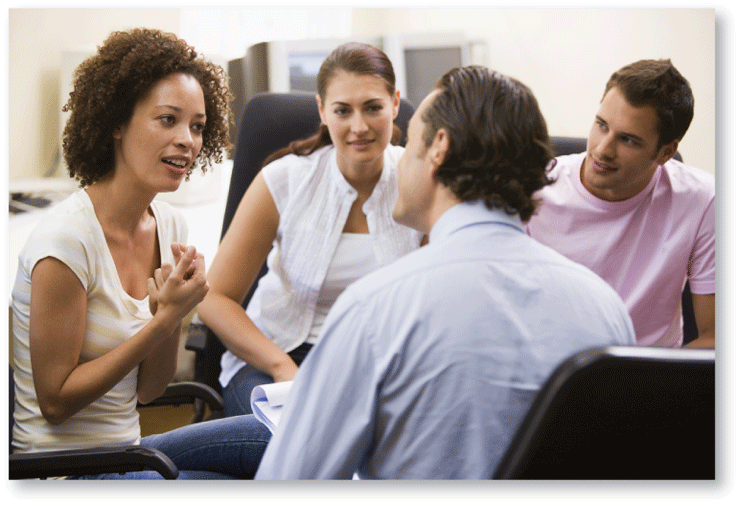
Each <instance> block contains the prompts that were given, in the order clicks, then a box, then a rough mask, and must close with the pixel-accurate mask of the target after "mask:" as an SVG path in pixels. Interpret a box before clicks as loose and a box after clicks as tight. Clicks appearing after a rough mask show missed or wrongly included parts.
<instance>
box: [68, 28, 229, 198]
mask: <svg viewBox="0 0 740 505" xmlns="http://www.w3.org/2000/svg"><path fill="white" fill-rule="evenodd" d="M176 73H183V74H188V75H191V76H193V77H194V78H195V79H196V80H197V81H198V83H199V84H200V87H201V89H202V90H203V97H204V100H205V107H206V117H207V120H206V125H205V128H204V130H203V146H202V147H201V150H200V153H198V157H197V158H196V160H195V163H193V165H192V166H191V168H190V170H189V171H188V173H187V177H189V176H190V174H191V173H192V170H193V167H195V166H196V164H198V163H200V165H201V168H202V169H203V171H204V172H205V171H206V169H207V166H208V165H210V164H211V162H215V163H220V162H221V161H222V159H223V150H224V149H228V148H230V147H231V145H230V143H229V138H228V136H229V120H230V118H231V111H230V109H229V97H230V95H229V89H228V85H227V80H226V73H225V72H224V70H223V68H221V67H220V66H218V65H215V64H213V63H211V62H209V61H206V60H205V59H204V58H203V57H202V56H200V55H198V54H197V53H196V51H195V49H193V48H192V47H191V46H189V45H188V44H187V43H186V42H185V41H184V40H181V39H178V38H177V36H175V35H174V34H172V33H165V32H162V31H159V30H150V29H146V28H136V29H133V30H129V31H119V32H113V33H111V35H110V36H108V38H107V39H106V40H105V42H103V45H102V46H100V47H99V48H98V51H97V53H96V54H95V55H93V56H91V57H90V58H88V59H86V60H85V61H83V62H82V64H80V66H79V67H77V69H76V70H75V73H74V90H73V91H72V93H70V96H69V101H68V102H67V103H66V105H65V106H64V107H63V109H62V110H64V111H71V115H70V117H69V120H68V121H67V124H66V126H65V128H64V134H63V138H62V146H63V151H64V159H65V161H66V162H67V168H68V170H69V173H70V175H71V176H72V177H75V178H76V179H78V180H79V182H80V186H83V187H84V186H89V185H91V184H93V183H95V182H96V181H98V180H99V179H100V178H101V177H103V176H104V175H106V174H107V173H108V172H110V171H111V170H113V164H114V156H113V132H114V130H115V129H116V128H118V127H119V126H121V125H122V124H124V123H126V122H127V121H128V120H129V119H131V116H132V115H133V111H134V106H135V105H136V103H137V102H138V101H139V100H140V99H142V98H143V97H144V96H146V94H147V93H148V92H149V91H150V90H151V89H152V87H153V86H154V85H155V84H156V83H157V82H159V81H160V80H161V79H164V78H165V77H168V76H170V75H172V74H176Z"/></svg>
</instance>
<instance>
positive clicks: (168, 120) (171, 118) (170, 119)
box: [159, 115, 175, 125]
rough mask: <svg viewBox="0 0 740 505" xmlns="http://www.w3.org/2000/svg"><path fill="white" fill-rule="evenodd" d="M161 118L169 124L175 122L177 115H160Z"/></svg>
mask: <svg viewBox="0 0 740 505" xmlns="http://www.w3.org/2000/svg"><path fill="white" fill-rule="evenodd" d="M159 120H160V121H162V122H163V123H165V124H168V125H171V124H175V116H170V115H166V116H160V117H159Z"/></svg>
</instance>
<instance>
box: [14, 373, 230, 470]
mask: <svg viewBox="0 0 740 505" xmlns="http://www.w3.org/2000/svg"><path fill="white" fill-rule="evenodd" d="M9 369H10V379H9V381H8V384H9V386H10V395H9V402H8V403H9V407H10V422H9V427H10V442H9V444H8V447H9V452H10V456H9V457H10V462H9V465H8V473H9V478H10V479H11V480H15V479H39V478H40V479H46V478H48V477H62V476H67V475H89V474H98V473H122V474H123V473H127V472H137V471H142V470H154V471H156V472H158V473H159V474H160V475H161V476H162V477H163V478H165V479H176V478H177V476H178V474H179V471H178V469H177V467H176V466H175V464H174V463H173V462H172V461H171V460H170V459H169V458H168V457H167V456H166V455H164V454H163V453H162V452H160V451H159V450H157V449H152V448H149V447H142V446H139V445H129V446H117V447H98V448H92V449H72V450H65V451H46V452H33V453H20V454H13V444H12V442H13V410H14V406H15V380H14V378H13V367H12V366H10V367H9ZM196 398H197V399H198V401H200V402H203V403H205V404H206V405H208V406H209V408H210V409H211V410H212V411H220V410H223V407H224V405H223V399H222V398H221V396H220V395H219V394H218V393H216V392H215V391H214V390H213V389H212V388H210V387H208V386H207V385H205V384H198V383H195V382H180V383H173V384H170V385H169V386H168V387H167V391H166V392H165V393H164V394H163V395H162V396H160V397H159V398H157V399H156V400H154V401H153V402H151V403H148V404H147V405H144V406H143V407H157V406H163V405H174V406H177V405H182V404H193V403H194V402H195V400H196ZM140 407H142V405H140ZM202 419H203V416H202V415H201V416H200V417H194V418H193V419H192V420H191V422H200V421H201V420H202Z"/></svg>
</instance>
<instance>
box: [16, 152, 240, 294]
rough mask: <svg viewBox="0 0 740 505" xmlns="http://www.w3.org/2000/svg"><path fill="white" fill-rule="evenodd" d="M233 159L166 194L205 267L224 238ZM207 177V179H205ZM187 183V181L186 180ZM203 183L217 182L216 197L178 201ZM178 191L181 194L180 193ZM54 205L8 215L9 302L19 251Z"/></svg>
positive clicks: (215, 187)
mask: <svg viewBox="0 0 740 505" xmlns="http://www.w3.org/2000/svg"><path fill="white" fill-rule="evenodd" d="M231 163H232V162H231V160H224V162H223V163H222V164H221V165H219V167H217V168H216V169H215V170H214V171H213V172H212V173H209V174H208V175H207V176H206V177H203V178H202V179H203V180H200V179H201V178H200V176H199V175H198V174H193V175H192V176H191V180H190V181H189V182H188V183H187V184H186V185H184V186H182V187H181V189H179V190H178V191H177V192H175V193H173V194H172V195H173V196H174V198H168V197H164V198H162V199H163V200H165V201H170V203H172V205H173V206H174V207H176V208H177V209H178V210H180V212H182V214H183V215H184V216H185V220H186V221H187V223H188V230H189V231H188V242H189V244H192V245H194V246H195V247H196V248H197V249H198V251H200V252H202V253H203V255H204V256H205V260H206V268H207V267H209V266H210V264H211V261H212V260H213V257H214V256H215V255H216V250H217V249H218V242H219V240H220V238H221V225H222V223H223V217H224V209H225V208H226V197H227V196H228V194H229V182H230V180H231V166H232V164H231ZM206 179H208V180H207V182H206V183H204V182H203V181H205V180H206ZM184 184H185V183H184ZM204 184H208V185H214V187H213V191H212V193H213V197H212V198H210V199H209V200H207V201H202V202H200V203H197V204H192V205H187V204H182V203H180V202H179V201H178V196H180V195H184V196H187V195H188V192H193V193H198V194H202V192H201V191H200V188H201V187H203V185H204ZM193 188H195V191H194V190H193ZM178 193H179V194H178ZM52 209H53V206H51V207H47V208H45V209H42V210H34V211H30V212H24V213H22V214H16V215H12V216H9V218H8V249H7V251H8V253H7V254H8V257H7V266H6V273H7V276H8V277H7V279H6V286H7V297H8V304H10V300H11V295H12V292H13V284H14V283H15V274H16V271H17V268H18V255H19V254H20V252H21V249H22V248H23V245H24V244H25V243H26V240H28V236H29V235H30V234H31V231H32V230H33V228H34V227H35V226H36V224H37V223H38V222H39V221H40V220H41V219H42V218H43V217H44V216H45V215H46V214H47V213H48V212H51V211H52Z"/></svg>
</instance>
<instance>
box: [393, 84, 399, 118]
mask: <svg viewBox="0 0 740 505" xmlns="http://www.w3.org/2000/svg"><path fill="white" fill-rule="evenodd" d="M400 109H401V90H399V89H397V90H396V92H395V93H394V94H393V119H396V118H397V117H398V111H399V110H400Z"/></svg>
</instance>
